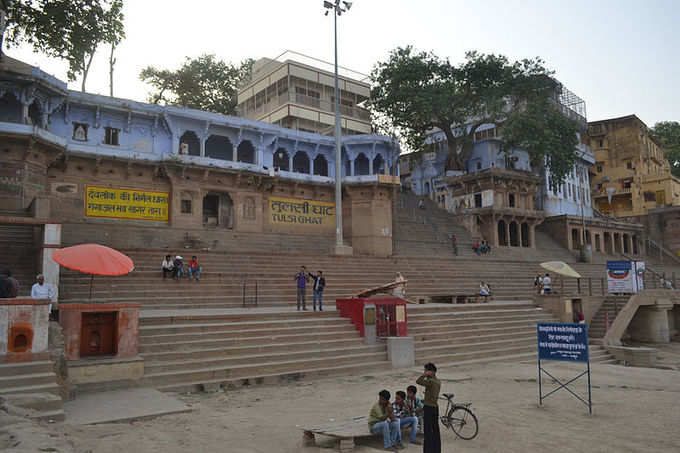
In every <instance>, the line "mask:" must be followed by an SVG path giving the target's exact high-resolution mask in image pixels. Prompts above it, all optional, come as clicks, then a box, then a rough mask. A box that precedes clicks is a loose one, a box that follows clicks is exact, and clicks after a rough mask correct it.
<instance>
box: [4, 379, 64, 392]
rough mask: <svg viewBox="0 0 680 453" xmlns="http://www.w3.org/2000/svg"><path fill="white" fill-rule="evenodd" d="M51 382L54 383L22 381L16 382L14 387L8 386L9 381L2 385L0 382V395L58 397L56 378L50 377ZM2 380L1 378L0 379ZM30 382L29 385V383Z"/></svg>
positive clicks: (58, 390)
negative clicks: (48, 395) (28, 394)
mask: <svg viewBox="0 0 680 453" xmlns="http://www.w3.org/2000/svg"><path fill="white" fill-rule="evenodd" d="M52 378H53V381H54V382H51V383H50V382H47V383H43V384H40V383H37V384H36V383H34V382H33V381H32V380H30V379H29V380H26V381H24V380H22V381H16V382H15V384H16V385H12V386H10V381H8V382H7V383H3V382H1V381H0V395H3V394H7V393H54V394H55V395H59V393H60V388H59V386H58V385H57V384H56V376H55V375H52ZM0 379H2V378H0ZM29 382H30V383H29ZM19 384H28V385H19Z"/></svg>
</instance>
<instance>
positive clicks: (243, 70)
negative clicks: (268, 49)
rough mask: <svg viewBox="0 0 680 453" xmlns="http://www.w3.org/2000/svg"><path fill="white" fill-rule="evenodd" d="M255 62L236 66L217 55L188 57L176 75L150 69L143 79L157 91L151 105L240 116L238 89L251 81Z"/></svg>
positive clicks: (143, 75) (151, 97)
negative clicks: (176, 106)
mask: <svg viewBox="0 0 680 453" xmlns="http://www.w3.org/2000/svg"><path fill="white" fill-rule="evenodd" d="M252 65H253V60H251V59H247V60H244V61H243V62H241V64H240V65H238V66H236V65H233V64H231V63H227V62H224V61H221V60H218V59H216V58H215V55H201V56H200V57H198V58H193V59H192V58H189V57H186V61H185V62H184V64H183V65H182V66H181V67H180V68H179V69H177V70H176V71H171V70H168V69H157V68H155V67H153V66H148V67H146V68H144V69H143V70H142V72H141V73H140V75H139V78H140V79H141V80H142V81H144V82H146V83H148V84H149V85H151V86H152V87H153V91H152V92H151V93H150V94H149V102H151V103H154V104H160V103H162V104H173V105H180V106H183V107H190V108H193V109H199V110H207V111H210V112H216V113H223V114H225V115H234V114H236V101H237V90H238V87H239V86H240V85H241V84H242V83H243V82H245V81H247V80H248V78H249V77H250V71H251V68H252Z"/></svg>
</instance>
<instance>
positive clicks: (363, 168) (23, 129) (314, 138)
mask: <svg viewBox="0 0 680 453" xmlns="http://www.w3.org/2000/svg"><path fill="white" fill-rule="evenodd" d="M0 135H2V136H3V137H5V142H6V144H7V145H6V146H7V147H6V154H5V155H4V156H3V161H5V160H6V162H3V164H6V165H5V168H4V169H2V170H1V171H2V172H4V173H0V177H2V178H5V179H7V181H9V182H8V184H5V185H2V187H0V209H8V210H17V211H22V210H26V209H28V208H31V209H33V208H34V207H35V206H43V208H41V215H44V216H45V217H49V218H51V219H54V220H55V221H60V222H65V223H71V222H74V223H77V224H79V225H80V226H79V227H78V228H71V229H70V230H69V229H67V231H76V230H78V229H80V230H81V231H84V230H85V229H86V227H85V226H84V225H93V224H98V225H99V224H103V225H113V223H112V222H117V223H116V224H117V225H127V226H130V225H135V226H140V227H142V226H143V227H150V226H151V225H154V226H153V228H168V227H170V228H181V229H199V230H208V231H211V232H216V231H218V230H220V229H223V230H231V231H242V232H258V233H281V232H285V233H289V234H305V235H306V234H309V235H321V236H328V237H331V238H332V237H333V235H334V234H335V225H334V222H335V220H334V213H333V210H332V209H330V206H331V205H332V204H333V200H334V186H335V172H336V168H335V139H334V138H333V137H329V136H325V135H320V134H316V133H311V132H304V131H297V130H292V129H286V128H283V127H280V126H277V125H274V124H268V123H263V122H258V121H253V120H248V119H245V118H240V117H234V116H227V115H221V114H217V113H211V112H205V111H200V110H194V109H188V108H182V107H176V106H159V105H154V104H148V103H143V102H136V101H132V100H127V99H117V98H112V97H108V96H101V95H94V94H89V93H81V92H78V91H72V90H69V89H68V88H67V86H66V84H65V83H64V82H62V81H60V80H58V79H56V78H54V77H52V76H50V75H48V74H46V73H45V72H43V71H41V70H40V69H39V68H35V67H32V66H30V65H27V64H24V63H22V62H20V61H18V60H14V59H12V58H10V57H8V56H4V57H3V60H2V61H1V62H0ZM27 147H28V148H27ZM31 147H36V149H37V148H40V150H41V152H40V153H37V152H36V153H35V157H33V155H32V154H31V153H30V152H27V151H26V149H31ZM26 156H28V158H26ZM398 156H399V145H398V143H396V142H395V141H394V140H393V139H391V138H389V137H384V136H380V135H375V134H364V135H352V136H346V137H343V142H342V162H343V166H342V170H341V171H342V176H343V185H344V186H345V192H344V196H345V197H347V198H348V203H349V205H350V207H351V205H352V203H354V202H355V201H356V203H359V197H366V198H367V200H363V201H364V202H367V203H369V204H370V203H377V201H375V200H379V199H380V197H381V196H388V195H385V194H384V193H383V192H382V191H379V194H378V195H379V196H378V195H376V193H374V190H368V191H367V190H363V189H362V190H361V191H354V189H353V188H358V187H364V186H363V185H366V184H371V185H372V187H373V189H375V188H380V187H382V185H384V184H393V183H395V182H396V183H398V178H393V177H392V176H391V175H397V174H398V168H397V165H396V163H397V158H398ZM58 169H62V170H63V171H60V170H58ZM3 180H4V179H3ZM5 186H6V187H5ZM97 187H99V188H102V190H104V189H106V190H108V189H110V190H112V192H110V193H111V194H113V193H117V192H114V191H115V190H119V189H120V190H127V188H132V189H131V190H137V191H138V192H140V193H141V192H144V191H147V192H149V193H152V192H153V193H162V194H166V196H161V195H159V196H156V195H149V196H151V197H156V198H158V199H159V200H160V199H164V200H165V204H164V205H163V206H157V207H148V209H147V210H142V211H140V212H146V213H148V212H150V211H153V212H154V213H160V212H163V214H162V215H161V214H159V215H158V216H156V217H153V216H152V218H143V217H135V216H130V215H129V214H130V212H137V209H138V208H139V207H138V208H133V207H130V206H128V207H127V208H126V207H124V206H122V205H121V206H117V207H116V206H113V205H110V206H109V205H106V206H105V207H104V208H103V209H106V210H108V211H107V214H110V216H104V215H97V213H93V212H91V211H90V210H89V209H90V205H94V204H96V203H90V202H88V197H89V196H90V195H91V193H90V191H92V190H95V189H96V188H97ZM93 188H95V189H93ZM385 189H386V188H385ZM380 190H382V189H380ZM102 193H103V192H102ZM112 196H113V195H112ZM121 196H126V197H127V196H129V194H128V195H121ZM144 197H146V195H144ZM281 197H288V198H287V199H289V200H293V201H282V198H281ZM279 198H281V199H279ZM154 199H155V198H154ZM90 201H91V200H90ZM282 203H284V204H282ZM285 203H293V204H295V203H297V204H299V205H300V206H302V207H301V208H299V209H302V210H304V211H305V214H306V217H305V218H304V219H302V218H300V219H298V221H297V222H296V223H295V224H287V223H286V221H290V222H292V219H293V217H294V216H288V217H286V216H283V217H280V216H279V217H278V218H277V217H276V216H274V214H275V212H274V211H275V210H278V209H281V207H282V206H285V207H286V209H288V208H290V209H298V207H297V205H296V206H293V205H292V204H291V205H290V206H293V207H292V208H291V207H290V206H289V205H288V204H285ZM305 203H307V204H305ZM309 203H320V204H319V206H316V205H314V206H312V205H310V204H309ZM83 204H85V206H84V207H83ZM315 206H316V207H315ZM390 206H391V204H390ZM93 209H94V208H93ZM139 209H141V208H139ZM376 209H377V208H376ZM380 209H383V208H380ZM110 210H114V212H110ZM310 210H314V211H315V212H317V214H318V213H325V214H324V215H325V216H326V217H323V216H321V214H319V215H317V217H314V216H312V215H311V214H309V212H308V211H310ZM121 212H125V214H121ZM351 214H352V210H351V209H349V211H348V212H347V215H346V217H347V218H348V219H351V222H359V219H358V218H357V217H355V218H354V219H352V216H351ZM126 215H127V217H126ZM289 217H290V218H289ZM308 217H309V218H308ZM312 217H314V218H312ZM322 217H323V218H322ZM383 217H384V222H383V223H384V224H385V225H382V223H381V224H380V225H378V224H377V223H376V224H375V231H376V232H379V233H376V234H379V235H380V237H379V238H378V239H376V240H377V241H378V242H381V243H382V242H385V243H386V241H389V242H390V245H389V250H387V249H388V247H387V246H386V245H385V246H384V247H383V249H384V250H386V251H388V252H389V253H391V214H386V215H384V216H383ZM111 219H115V221H114V220H111ZM277 219H278V220H277ZM281 219H284V220H286V221H284V220H281ZM300 222H302V223H303V224H302V225H300ZM348 222H349V223H348V225H347V229H348V230H349V231H351V226H352V224H351V222H350V221H349V220H348ZM386 228H387V229H386ZM103 229H106V228H103ZM100 230H102V228H100ZM359 230H360V229H359V228H358V227H357V229H356V231H359ZM361 231H362V234H363V236H362V239H361V240H359V239H358V238H357V239H354V238H352V239H350V238H348V241H350V240H351V241H352V242H355V243H358V244H363V245H359V249H360V250H361V249H362V247H363V249H371V247H372V245H369V242H370V238H371V233H370V232H367V230H366V229H363V230H361ZM386 233H389V234H386ZM73 234H74V235H75V233H73ZM116 234H119V235H120V234H122V233H120V229H118V230H116ZM187 234H189V233H187ZM192 234H193V233H192ZM123 236H124V235H123ZM202 236H203V237H207V236H210V235H206V234H202ZM121 237H122V236H121ZM369 252H370V250H369ZM381 253H383V252H381ZM385 253H387V252H385ZM389 253H387V254H389Z"/></svg>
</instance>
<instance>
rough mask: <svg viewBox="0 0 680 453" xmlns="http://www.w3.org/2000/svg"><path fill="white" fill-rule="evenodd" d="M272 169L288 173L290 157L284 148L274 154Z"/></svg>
mask: <svg viewBox="0 0 680 453" xmlns="http://www.w3.org/2000/svg"><path fill="white" fill-rule="evenodd" d="M274 168H278V169H279V170H282V171H290V156H289V155H288V151H286V149H285V148H279V149H277V150H276V152H275V153H274Z"/></svg>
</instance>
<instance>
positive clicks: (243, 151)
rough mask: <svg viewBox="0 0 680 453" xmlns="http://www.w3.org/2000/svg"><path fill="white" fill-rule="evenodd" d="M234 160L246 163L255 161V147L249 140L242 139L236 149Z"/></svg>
mask: <svg viewBox="0 0 680 453" xmlns="http://www.w3.org/2000/svg"><path fill="white" fill-rule="evenodd" d="M236 160H237V161H238V162H245V163H247V164H254V163H255V147H254V146H253V144H252V143H251V142H250V140H243V141H242V142H241V143H240V144H239V145H238V149H237V150H236Z"/></svg>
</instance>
